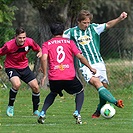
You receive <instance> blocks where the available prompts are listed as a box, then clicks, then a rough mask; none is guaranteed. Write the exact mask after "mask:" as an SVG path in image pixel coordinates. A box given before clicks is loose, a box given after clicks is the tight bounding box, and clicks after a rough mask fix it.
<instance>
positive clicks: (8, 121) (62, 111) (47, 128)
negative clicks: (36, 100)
mask: <svg viewBox="0 0 133 133" xmlns="http://www.w3.org/2000/svg"><path fill="white" fill-rule="evenodd" d="M111 92H112V94H113V95H114V96H115V97H117V98H118V99H119V98H122V99H123V100H124V105H125V107H124V109H120V108H117V107H115V109H116V115H115V116H114V117H113V118H111V119H105V118H103V117H100V118H98V119H92V118H91V115H92V113H93V112H94V111H95V109H96V105H97V103H98V95H97V92H96V91H95V89H94V88H91V87H90V86H86V87H85V101H84V104H83V108H82V111H81V116H82V122H83V124H82V125H77V124H75V119H74V118H73V116H72V113H73V111H74V108H75V104H74V96H71V95H68V94H67V93H65V92H63V93H64V97H63V98H60V97H59V96H57V98H56V100H55V103H54V104H53V106H51V108H49V110H48V111H47V115H46V121H45V123H44V124H38V123H37V117H35V116H32V102H31V90H30V89H20V90H19V92H18V95H17V98H16V102H15V115H14V117H12V118H10V117H8V116H6V108H7V103H8V93H9V89H0V133H36V132H37V133H131V132H132V129H133V111H132V109H133V106H132V105H133V99H132V89H131V88H128V89H123V90H120V89H118V90H112V91H111ZM48 93H49V90H48V89H41V103H40V107H39V110H41V107H42V105H43V100H44V98H45V96H46V95H47V94H48Z"/></svg>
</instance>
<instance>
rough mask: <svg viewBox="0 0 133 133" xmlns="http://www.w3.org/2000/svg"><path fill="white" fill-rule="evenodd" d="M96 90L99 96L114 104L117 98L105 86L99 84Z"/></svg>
mask: <svg viewBox="0 0 133 133" xmlns="http://www.w3.org/2000/svg"><path fill="white" fill-rule="evenodd" d="M98 92H99V96H100V97H101V98H103V99H104V100H106V101H108V102H110V103H113V104H116V102H117V100H116V99H115V98H114V96H113V95H112V94H111V93H110V92H109V91H108V90H107V89H106V88H105V87H103V86H101V87H100V88H98Z"/></svg>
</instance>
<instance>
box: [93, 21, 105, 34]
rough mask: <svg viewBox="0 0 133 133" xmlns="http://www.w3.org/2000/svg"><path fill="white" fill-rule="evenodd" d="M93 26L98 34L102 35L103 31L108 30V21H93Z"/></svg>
mask: <svg viewBox="0 0 133 133" xmlns="http://www.w3.org/2000/svg"><path fill="white" fill-rule="evenodd" d="M92 26H93V28H94V30H95V31H96V33H97V34H98V35H100V34H101V33H102V32H104V31H105V30H106V23H103V24H94V23H93V24H92Z"/></svg>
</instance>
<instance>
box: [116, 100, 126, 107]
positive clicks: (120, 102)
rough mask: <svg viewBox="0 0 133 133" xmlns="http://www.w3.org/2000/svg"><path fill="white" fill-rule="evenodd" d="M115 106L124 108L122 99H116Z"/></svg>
mask: <svg viewBox="0 0 133 133" xmlns="http://www.w3.org/2000/svg"><path fill="white" fill-rule="evenodd" d="M116 106H117V107H119V108H124V104H123V101H122V100H118V101H117V103H116Z"/></svg>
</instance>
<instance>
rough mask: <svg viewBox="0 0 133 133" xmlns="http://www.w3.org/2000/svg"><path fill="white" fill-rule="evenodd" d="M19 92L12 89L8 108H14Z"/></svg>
mask: <svg viewBox="0 0 133 133" xmlns="http://www.w3.org/2000/svg"><path fill="white" fill-rule="evenodd" d="M17 92H18V91H17V90H14V89H13V88H11V89H10V91H9V103H8V106H13V105H14V102H15V98H16V95H17Z"/></svg>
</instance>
